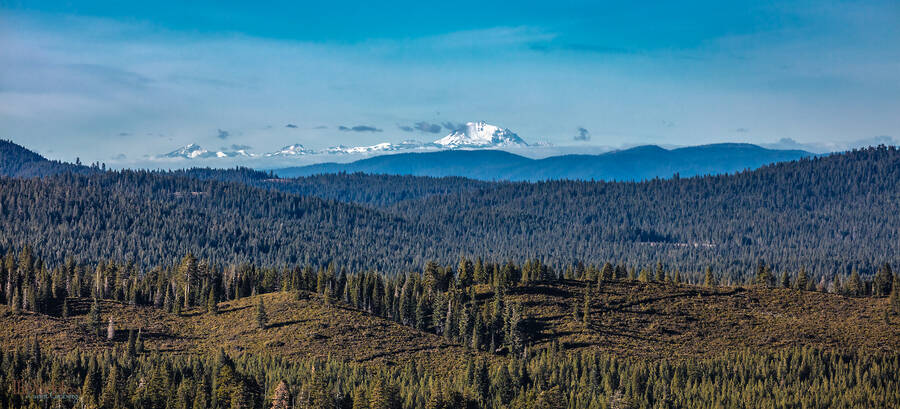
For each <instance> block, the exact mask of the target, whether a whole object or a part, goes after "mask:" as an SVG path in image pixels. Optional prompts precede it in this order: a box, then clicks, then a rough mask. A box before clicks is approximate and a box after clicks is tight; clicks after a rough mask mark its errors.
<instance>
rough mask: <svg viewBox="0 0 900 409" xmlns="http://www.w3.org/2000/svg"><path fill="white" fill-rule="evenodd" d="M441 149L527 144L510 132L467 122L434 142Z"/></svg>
mask: <svg viewBox="0 0 900 409" xmlns="http://www.w3.org/2000/svg"><path fill="white" fill-rule="evenodd" d="M434 144H435V145H438V146H440V147H443V148H448V149H455V148H493V147H504V146H527V145H528V144H526V143H525V141H523V140H522V138H519V135H516V134H515V133H513V132H512V131H510V130H509V129H506V128H500V127H499V126H496V125H491V124H488V123H485V122H484V121H479V122H468V123H466V125H465V126H464V127H462V128H460V129H457V130H455V131H453V132H450V134H449V135H447V136H445V137H443V138H441V139H438V140H436V141H434Z"/></svg>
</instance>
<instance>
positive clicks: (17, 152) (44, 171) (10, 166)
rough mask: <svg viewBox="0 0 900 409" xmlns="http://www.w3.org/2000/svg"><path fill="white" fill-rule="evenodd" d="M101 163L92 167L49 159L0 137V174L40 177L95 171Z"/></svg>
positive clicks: (97, 170) (98, 169)
mask: <svg viewBox="0 0 900 409" xmlns="http://www.w3.org/2000/svg"><path fill="white" fill-rule="evenodd" d="M99 171H100V164H94V165H92V166H91V167H87V166H82V165H81V164H80V163H79V164H71V163H65V162H59V161H51V160H47V159H46V158H44V157H43V156H41V155H38V154H37V153H34V152H32V151H30V150H28V149H25V148H23V147H21V146H19V145H16V144H15V143H12V142H10V141H7V140H4V139H0V175H3V176H14V177H40V176H47V175H56V174H60V173H82V174H86V173H94V172H99Z"/></svg>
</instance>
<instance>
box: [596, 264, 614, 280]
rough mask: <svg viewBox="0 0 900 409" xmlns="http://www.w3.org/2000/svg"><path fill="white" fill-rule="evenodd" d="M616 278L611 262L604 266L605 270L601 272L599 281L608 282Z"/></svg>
mask: <svg viewBox="0 0 900 409" xmlns="http://www.w3.org/2000/svg"><path fill="white" fill-rule="evenodd" d="M613 278H614V273H613V266H612V264H610V263H609V262H607V263H606V264H604V265H603V268H602V269H601V270H600V277H599V280H598V281H608V280H612V279H613Z"/></svg>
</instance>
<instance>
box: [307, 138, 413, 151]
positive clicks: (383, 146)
mask: <svg viewBox="0 0 900 409" xmlns="http://www.w3.org/2000/svg"><path fill="white" fill-rule="evenodd" d="M424 146H425V144H423V143H422V142H419V141H413V140H406V141H403V142H400V143H390V142H383V143H379V144H376V145H371V146H344V145H338V146H332V147H329V148H327V149H324V150H322V151H321V153H330V154H354V153H375V152H396V151H402V150H408V149H417V148H421V147H424Z"/></svg>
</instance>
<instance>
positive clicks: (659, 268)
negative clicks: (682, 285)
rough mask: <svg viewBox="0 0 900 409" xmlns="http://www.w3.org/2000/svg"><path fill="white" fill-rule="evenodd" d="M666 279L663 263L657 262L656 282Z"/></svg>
mask: <svg viewBox="0 0 900 409" xmlns="http://www.w3.org/2000/svg"><path fill="white" fill-rule="evenodd" d="M664 281H666V271H665V270H663V265H662V262H661V261H657V262H656V282H658V283H661V282H664Z"/></svg>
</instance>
